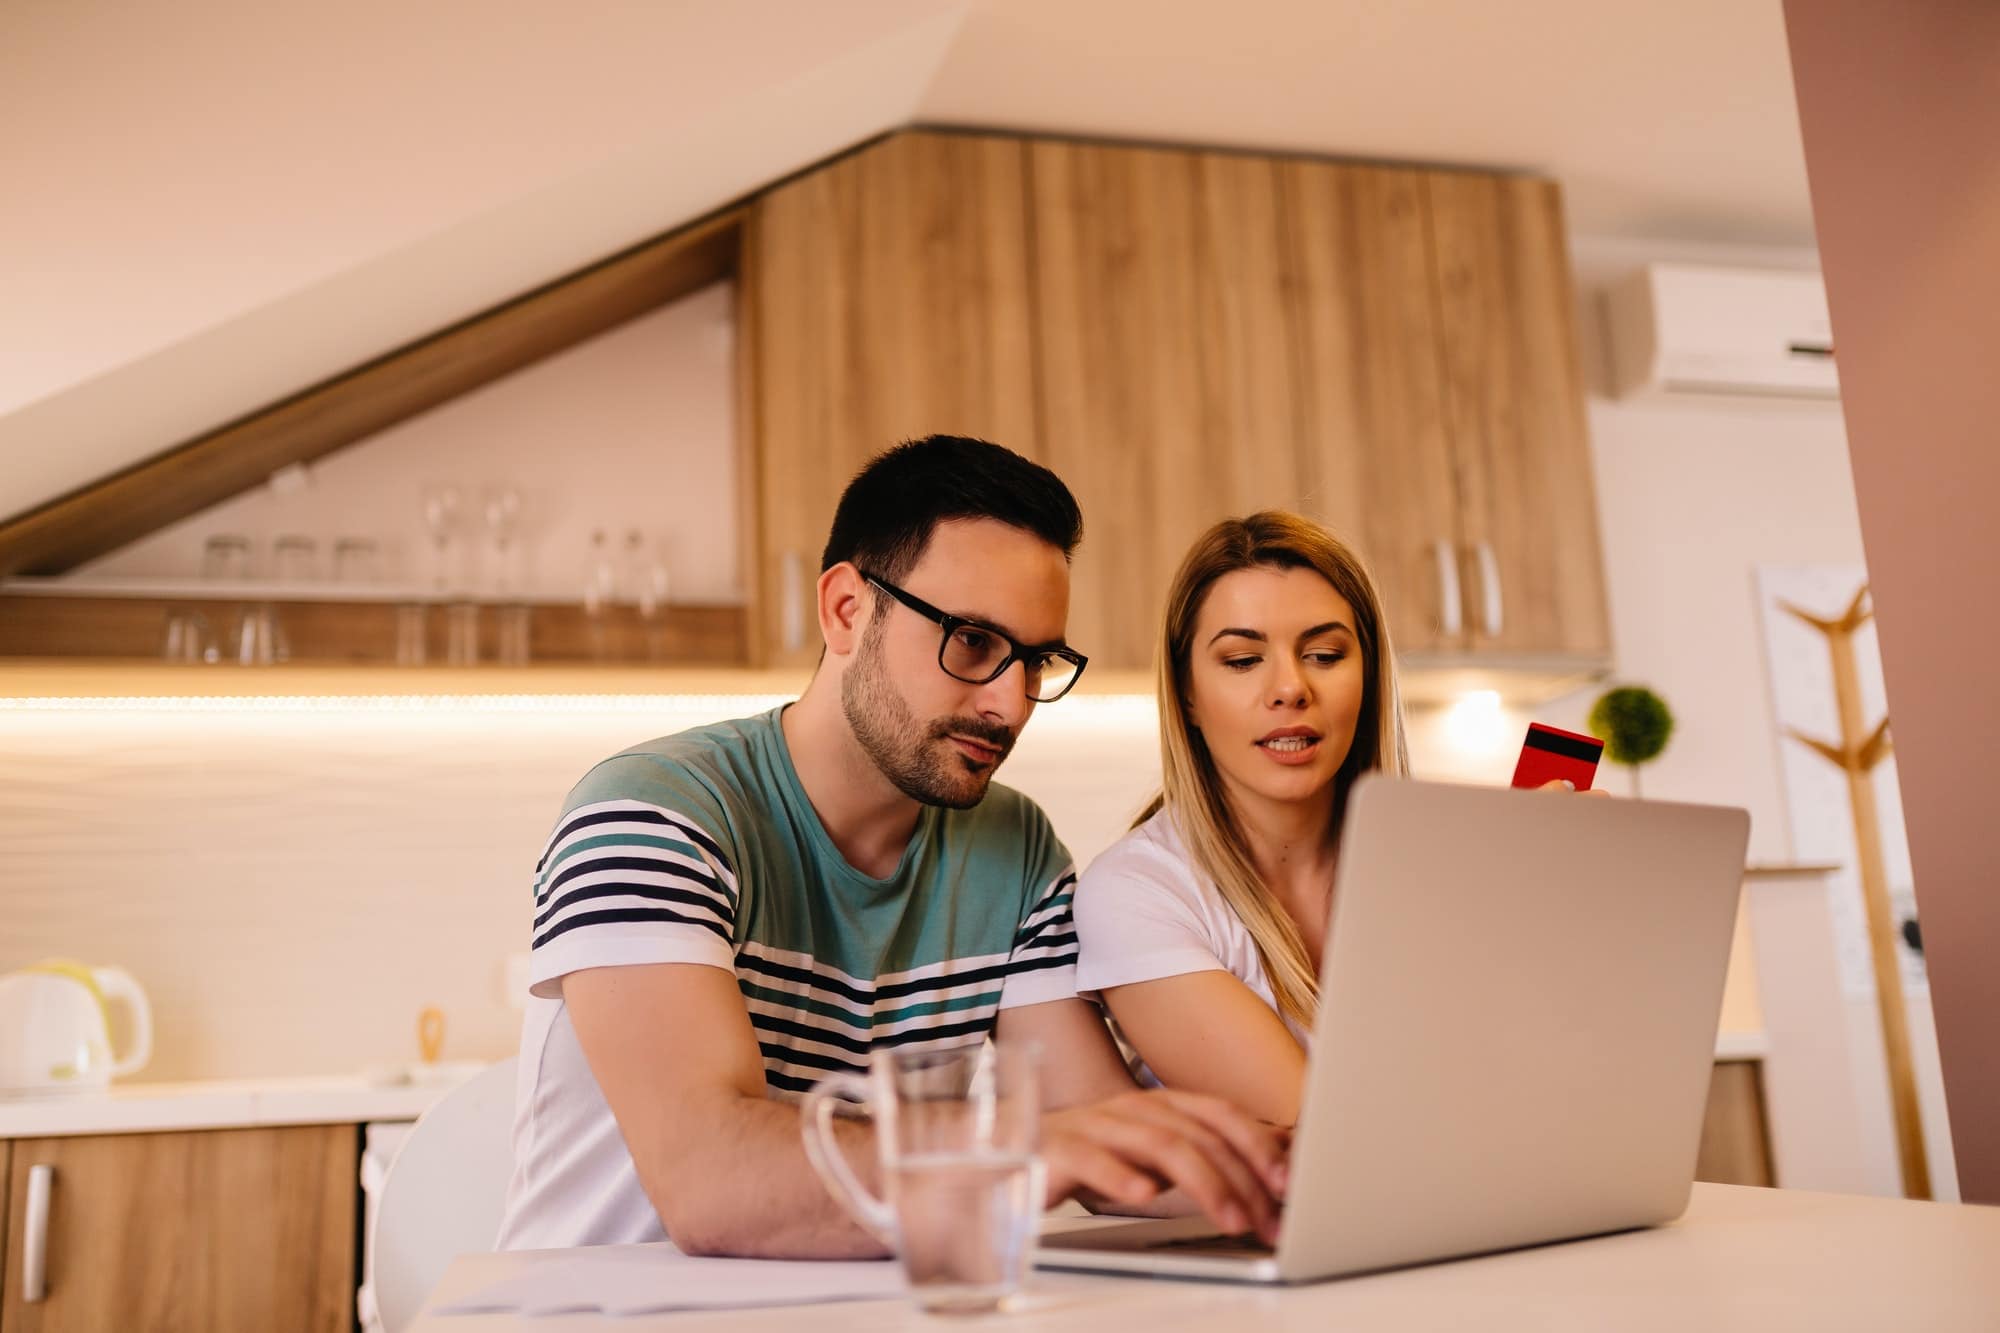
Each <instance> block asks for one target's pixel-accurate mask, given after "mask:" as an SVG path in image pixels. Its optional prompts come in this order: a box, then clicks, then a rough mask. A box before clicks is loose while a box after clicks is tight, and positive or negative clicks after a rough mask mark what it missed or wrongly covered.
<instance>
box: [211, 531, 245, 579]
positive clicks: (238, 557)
mask: <svg viewBox="0 0 2000 1333" xmlns="http://www.w3.org/2000/svg"><path fill="white" fill-rule="evenodd" d="M201 576H202V577H203V578H205V579H214V580H216V581H218V582H225V581H226V582H230V583H240V582H242V581H243V580H244V579H247V578H249V577H250V539H249V538H248V537H244V536H241V535H239V534H237V533H233V532H219V533H216V534H215V535H214V536H212V537H210V538H209V539H208V540H207V541H205V542H203V543H202V546H201Z"/></svg>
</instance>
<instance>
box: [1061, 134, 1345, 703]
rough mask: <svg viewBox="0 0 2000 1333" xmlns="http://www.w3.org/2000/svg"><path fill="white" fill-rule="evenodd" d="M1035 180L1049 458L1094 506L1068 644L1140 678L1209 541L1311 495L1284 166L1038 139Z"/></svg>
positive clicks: (1087, 505)
mask: <svg viewBox="0 0 2000 1333" xmlns="http://www.w3.org/2000/svg"><path fill="white" fill-rule="evenodd" d="M1029 174H1030V188H1031V193H1032V197H1033V217H1034V239H1035V292H1036V308H1035V330H1036V338H1035V351H1036V370H1037V375H1038V382H1039V385H1040V392H1041V403H1042V433H1043V440H1044V442H1045V445H1046V448H1047V457H1046V459H1045V461H1046V462H1047V463H1048V464H1049V466H1051V467H1052V468H1054V469H1055V470H1056V472H1057V473H1058V474H1059V475H1061V477H1062V478H1063V480H1064V481H1065V482H1067V483H1068V484H1069V487H1070V489H1071V490H1072V491H1073V492H1075V494H1076V497H1077V500H1078V503H1079V504H1080V505H1081V506H1082V509H1083V521H1084V538H1083V546H1082V547H1081V549H1079V551H1078V552H1077V556H1076V562H1075V566H1074V578H1073V581H1072V594H1071V606H1070V620H1069V638H1070V642H1071V643H1073V644H1074V645H1076V647H1077V648H1079V649H1080V650H1082V651H1083V652H1085V653H1088V654H1089V655H1090V658H1091V661H1092V662H1093V663H1094V664H1097V665H1098V666H1099V667H1100V668H1114V669H1115V668H1124V669H1130V668H1143V667H1146V666H1148V665H1149V664H1150V663H1151V661H1152V657H1153V647H1154V639H1155V636H1156V635H1157V633H1158V625H1159V622H1160V617H1161V615H1162V611H1163V606H1164V602H1165V597H1166V589H1167V585H1168V583H1169V582H1170V581H1171V579H1172V577H1173V573H1174V571H1175V569H1176V568H1177V567H1178V566H1179V563H1180V560H1181V557H1182V556H1183V555H1184V554H1185V553H1186V551H1187V548H1188V546H1189V544H1190V543H1191V542H1192V541H1193V540H1194V539H1195V537H1196V536H1198V535H1199V534H1200V532H1201V530H1202V529H1203V528H1205V527H1206V526H1207V525H1209V524H1210V523H1212V522H1214V521H1215V520H1216V519H1218V518H1221V517H1224V516H1227V515H1240V514H1244V513H1247V512H1249V511H1251V510H1254V509H1258V508H1263V507H1265V506H1270V505H1283V506H1290V507H1296V506H1298V505H1300V504H1301V503H1302V502H1303V500H1304V497H1305V494H1306V492H1307V490H1308V488H1309V481H1308V479H1309V476H1310V473H1309V471H1308V469H1307V467H1306V465H1305V460H1304V459H1303V458H1302V455H1301V453H1300V451H1299V449H1298V448H1297V447H1296V441H1297V423H1296V417H1295V412H1294V406H1295V405H1294V398H1293V385H1292V376H1293V373H1294V367H1293V364H1292V357H1291V352H1290V347H1289V341H1288V340H1289V330H1288V328H1287V323H1286V305H1285V281H1286V278H1285V272H1284V266H1285V249H1284V225H1283V219H1282V211H1281V210H1282V206H1281V203H1280V198H1279V192H1278V174H1277V164H1276V163H1275V162H1273V161H1271V160H1269V159H1265V158H1257V157H1250V156H1241V155H1231V154H1222V153H1198V152H1186V151H1177V150H1167V149H1137V148H1118V147H1105V146H1099V145H1088V144H1075V143H1060V142H1047V141H1043V142H1037V143H1035V144H1033V145H1032V146H1031V148H1030V150H1029Z"/></svg>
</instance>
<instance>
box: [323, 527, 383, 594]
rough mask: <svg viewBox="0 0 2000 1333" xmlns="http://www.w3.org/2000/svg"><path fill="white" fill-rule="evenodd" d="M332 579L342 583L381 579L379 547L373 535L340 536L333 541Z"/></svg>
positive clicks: (376, 581) (362, 582)
mask: <svg viewBox="0 0 2000 1333" xmlns="http://www.w3.org/2000/svg"><path fill="white" fill-rule="evenodd" d="M333 581H334V582H335V583H344V584H366V583H380V582H381V581H382V553H381V548H380V547H379V546H377V545H376V543H375V539H374V538H373V537H342V538H340V539H339V540H338V541H336V542H334V544H333Z"/></svg>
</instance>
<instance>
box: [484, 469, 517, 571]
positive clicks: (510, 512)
mask: <svg viewBox="0 0 2000 1333" xmlns="http://www.w3.org/2000/svg"><path fill="white" fill-rule="evenodd" d="M480 509H481V511H482V512H483V513H484V515H485V518H486V533H487V539H488V540H489V541H491V542H492V544H493V594H494V596H495V597H498V598H501V599H505V598H506V597H508V596H510V595H511V594H512V593H513V592H514V591H515V588H514V566H513V551H514V538H515V536H516V534H518V532H519V531H520V526H521V492H520V491H518V490H516V489H515V488H514V487H512V486H507V485H492V486H488V487H487V488H486V493H485V495H484V496H483V497H482V500H481V504H480Z"/></svg>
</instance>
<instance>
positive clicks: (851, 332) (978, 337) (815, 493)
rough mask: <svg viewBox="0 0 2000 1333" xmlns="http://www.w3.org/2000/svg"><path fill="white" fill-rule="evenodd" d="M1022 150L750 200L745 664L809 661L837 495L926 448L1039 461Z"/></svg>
mask: <svg viewBox="0 0 2000 1333" xmlns="http://www.w3.org/2000/svg"><path fill="white" fill-rule="evenodd" d="M1025 152H1026V149H1025V147H1024V145H1023V144H1022V143H1021V141H1020V140H1018V139H1006V138H999V137H993V136H980V135H965V134H929V133H909V134H899V135H896V136H894V137H892V138H889V139H886V140H883V141H882V142H880V143H877V144H874V145H872V146H870V147H868V148H864V149H862V150H861V151H860V152H858V153H855V154H853V155H851V156H849V157H845V158H842V159H840V160H838V161H836V162H834V163H832V164H830V165H828V166H825V167H822V168H820V169H818V170H815V171H811V172H808V173H807V174H805V175H803V176H800V177H798V178H797V179H795V180H793V181H790V182H788V183H787V184H784V185H781V186H779V187H778V188H777V189H775V190H772V191H771V192H769V193H768V194H765V195H763V196H762V197H761V198H759V199H758V201H757V203H756V204H755V206H754V207H753V208H752V210H751V215H750V220H749V228H748V233H747V235H746V238H745V246H744V252H743V259H742V277H741V281H742V301H741V306H742V341H741V345H742V346H743V348H744V349H745V352H746V356H745V363H744V365H743V367H742V369H741V373H742V374H743V376H744V393H743V405H744V409H745V416H746V420H745V421H744V422H742V423H741V424H740V426H739V436H740V438H742V439H745V440H747V441H750V442H751V443H750V447H749V448H748V449H747V450H746V451H745V453H746V462H747V466H748V469H749V474H748V475H747V476H746V477H745V482H746V490H747V493H748V494H750V495H752V496H754V497H755V501H754V505H755V518H754V522H753V524H752V526H753V528H754V530H755V532H756V534H757V535H756V541H755V549H754V550H752V551H749V552H746V554H747V555H749V556H750V557H751V559H752V561H753V563H754V565H755V566H756V575H755V582H754V583H753V584H752V586H753V588H754V589H755V598H754V603H755V608H756V610H755V616H754V620H755V621H756V632H755V633H754V634H753V643H752V652H753V654H755V655H756V656H757V658H758V659H759V660H761V661H763V662H765V663H767V664H771V665H810V664H811V663H812V662H813V661H815V660H816V659H817V657H818V655H819V649H820V639H819V630H818V626H817V622H816V619H815V616H814V602H813V585H814V582H815V581H816V580H817V579H818V577H819V571H820V552H821V549H822V547H823V546H824V545H825V542H826V536H827V528H828V526H829V525H830V524H831V522H832V519H833V511H834V507H835V505H836V504H837V503H838V502H839V499H840V493H841V491H842V490H843V489H844V488H845V487H846V485H847V483H848V481H849V480H850V479H852V477H853V476H854V474H855V472H856V471H858V470H859V469H860V467H861V466H862V464H864V463H865V462H867V460H868V459H869V458H870V457H872V456H873V455H874V454H876V453H879V452H880V451H881V450H883V449H886V448H888V447H889V446H891V445H894V444H898V443H900V442H902V441H904V440H907V439H914V438H918V437H921V436H924V435H930V434H957V435H971V436H977V437H980V438H984V439H989V440H992V441H994V442H995V443H997V444H1003V445H1006V446H1007V447H1008V448H1010V449H1012V450H1014V451H1015V452H1017V453H1020V454H1024V455H1026V456H1027V457H1030V458H1039V457H1040V456H1041V449H1040V445H1039V441H1038V436H1037V431H1036V428H1035V398H1034V393H1035V386H1034V377H1033V365H1032V355H1031V353H1030V348H1029V317H1028V310H1029V300H1030V290H1029V277H1028V242H1027V218H1026V207H1027V195H1026V187H1025V183H1024V179H1023V177H1024V172H1023V161H1024V155H1025Z"/></svg>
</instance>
